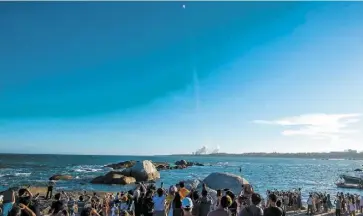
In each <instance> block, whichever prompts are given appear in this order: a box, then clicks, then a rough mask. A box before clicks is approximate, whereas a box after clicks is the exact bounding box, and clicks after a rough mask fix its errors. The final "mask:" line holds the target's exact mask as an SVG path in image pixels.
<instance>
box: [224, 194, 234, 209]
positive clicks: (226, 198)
mask: <svg viewBox="0 0 363 216" xmlns="http://www.w3.org/2000/svg"><path fill="white" fill-rule="evenodd" d="M231 204H232V199H231V197H229V196H223V197H222V198H221V206H222V207H223V208H227V207H229V206H230V205H231Z"/></svg>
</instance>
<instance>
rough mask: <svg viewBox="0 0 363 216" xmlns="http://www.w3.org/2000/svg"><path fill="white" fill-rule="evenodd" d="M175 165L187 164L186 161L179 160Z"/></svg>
mask: <svg viewBox="0 0 363 216" xmlns="http://www.w3.org/2000/svg"><path fill="white" fill-rule="evenodd" d="M175 165H177V166H187V165H188V162H187V161H186V160H180V161H176V162H175Z"/></svg>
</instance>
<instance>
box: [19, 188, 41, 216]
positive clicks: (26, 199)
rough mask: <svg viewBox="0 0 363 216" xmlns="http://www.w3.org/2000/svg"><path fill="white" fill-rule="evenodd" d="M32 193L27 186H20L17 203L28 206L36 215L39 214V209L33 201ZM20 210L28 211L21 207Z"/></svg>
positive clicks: (38, 215)
mask: <svg viewBox="0 0 363 216" xmlns="http://www.w3.org/2000/svg"><path fill="white" fill-rule="evenodd" d="M33 197H34V196H33V194H32V193H31V192H30V191H29V190H28V189H27V188H21V189H19V191H18V200H17V202H18V203H21V204H24V205H25V206H27V207H29V209H30V210H32V212H34V213H35V214H36V215H37V216H40V215H41V214H40V209H39V206H38V203H37V202H34V201H33ZM22 212H23V213H25V214H27V213H28V211H26V210H25V209H22Z"/></svg>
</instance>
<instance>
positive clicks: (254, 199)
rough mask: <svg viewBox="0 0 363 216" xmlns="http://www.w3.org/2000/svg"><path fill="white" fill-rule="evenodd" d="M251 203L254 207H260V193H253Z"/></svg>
mask: <svg viewBox="0 0 363 216" xmlns="http://www.w3.org/2000/svg"><path fill="white" fill-rule="evenodd" d="M251 201H252V204H253V205H258V204H260V202H261V196H260V194H258V193H253V194H252V196H251Z"/></svg>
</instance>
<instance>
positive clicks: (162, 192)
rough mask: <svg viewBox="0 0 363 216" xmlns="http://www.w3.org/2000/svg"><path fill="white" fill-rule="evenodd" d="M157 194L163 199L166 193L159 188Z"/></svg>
mask: <svg viewBox="0 0 363 216" xmlns="http://www.w3.org/2000/svg"><path fill="white" fill-rule="evenodd" d="M156 193H157V194H158V196H159V197H162V196H163V194H164V191H163V189H162V188H158V190H157V191H156Z"/></svg>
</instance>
